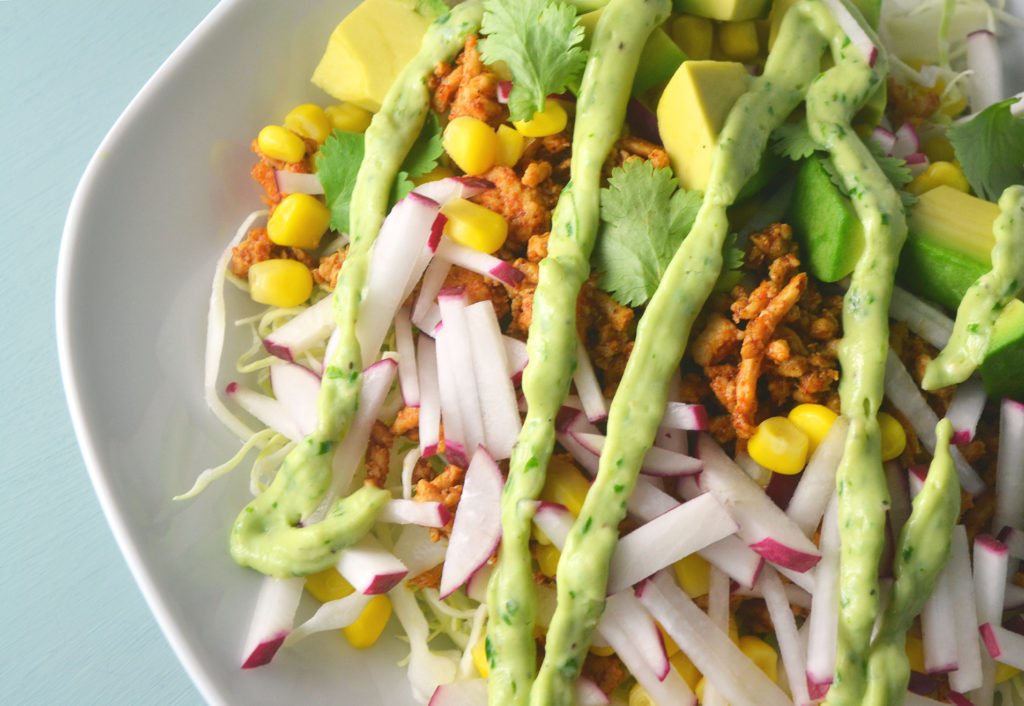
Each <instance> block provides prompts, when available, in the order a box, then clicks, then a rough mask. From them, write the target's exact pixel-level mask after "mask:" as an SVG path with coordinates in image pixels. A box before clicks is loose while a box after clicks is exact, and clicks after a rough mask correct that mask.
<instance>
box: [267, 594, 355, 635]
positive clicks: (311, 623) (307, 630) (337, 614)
mask: <svg viewBox="0 0 1024 706" xmlns="http://www.w3.org/2000/svg"><path fill="white" fill-rule="evenodd" d="M372 599H373V595H372V594H368V593H360V592H359V591H356V592H354V593H350V594H348V595H347V596H345V597H344V598H336V599H335V600H333V601H327V602H326V603H323V604H322V605H321V606H320V607H319V608H317V610H316V612H315V613H314V614H313V615H312V616H311V617H310V618H309V620H307V621H306V622H304V623H302V624H301V625H299V626H298V627H296V628H295V629H294V630H292V631H291V633H289V634H288V637H286V638H285V641H284V644H285V647H291V646H292V645H294V644H295V643H296V642H299V641H300V640H304V639H305V638H307V637H309V636H310V635H314V634H316V633H318V632H326V631H328V630H338V629H340V628H345V627H348V626H349V625H351V624H352V623H354V622H355V621H356V620H358V619H359V616H360V615H362V614H363V611H364V610H366V606H368V605H369V604H370V601H371V600H372Z"/></svg>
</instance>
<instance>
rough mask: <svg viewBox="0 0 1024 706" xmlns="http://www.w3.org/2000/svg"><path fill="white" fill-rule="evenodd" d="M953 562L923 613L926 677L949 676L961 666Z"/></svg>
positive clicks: (936, 583)
mask: <svg viewBox="0 0 1024 706" xmlns="http://www.w3.org/2000/svg"><path fill="white" fill-rule="evenodd" d="M954 570H955V569H954V567H953V563H952V561H950V562H947V563H946V565H945V566H944V567H942V571H941V572H939V576H938V578H937V579H936V580H935V588H934V589H933V590H932V595H931V596H930V597H929V598H928V600H927V602H925V604H924V608H923V609H922V610H921V642H922V643H923V645H924V670H925V673H926V674H946V673H948V672H952V671H954V670H956V669H958V668H959V667H960V663H959V662H958V661H957V642H958V638H957V632H956V630H957V624H956V603H955V595H954V590H953V589H954V584H953V581H954V579H953V571H954Z"/></svg>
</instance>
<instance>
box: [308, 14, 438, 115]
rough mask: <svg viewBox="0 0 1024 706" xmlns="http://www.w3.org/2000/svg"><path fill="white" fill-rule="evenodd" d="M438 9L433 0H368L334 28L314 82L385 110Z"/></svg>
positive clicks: (343, 97) (371, 107)
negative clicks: (386, 100) (390, 93)
mask: <svg viewBox="0 0 1024 706" xmlns="http://www.w3.org/2000/svg"><path fill="white" fill-rule="evenodd" d="M438 7H439V5H438V3H437V2H434V1H433V0H363V2H362V3H360V5H359V6H358V7H357V8H356V9H355V10H353V11H352V12H351V13H350V14H349V15H348V16H347V17H346V18H345V19H344V20H342V21H341V23H339V24H338V26H337V27H335V28H334V32H332V33H331V37H330V39H329V40H328V42H327V49H326V50H325V51H324V55H323V57H322V58H321V59H320V63H319V64H318V65H317V67H316V70H315V71H314V72H313V77H312V81H313V83H314V84H315V85H317V86H319V87H320V88H322V89H323V90H324V91H326V92H327V93H328V94H330V95H331V96H333V97H334V98H337V99H338V100H340V101H344V102H348V103H354V104H355V105H358V106H359V107H360V108H365V109H366V110H369V111H373V112H376V111H378V110H380V105H381V102H382V101H383V100H384V96H385V94H386V93H387V92H388V89H389V88H390V87H391V84H392V83H393V82H394V80H395V78H396V77H397V76H398V73H399V72H400V71H401V70H402V69H403V68H404V67H405V65H406V64H407V63H409V60H410V59H412V57H413V56H414V55H415V54H416V52H417V51H419V48H420V44H421V43H422V41H423V35H424V33H425V32H426V30H427V27H428V26H429V25H430V23H431V22H432V21H433V20H434V18H435V17H436V11H437V9H438ZM421 13H422V14H421Z"/></svg>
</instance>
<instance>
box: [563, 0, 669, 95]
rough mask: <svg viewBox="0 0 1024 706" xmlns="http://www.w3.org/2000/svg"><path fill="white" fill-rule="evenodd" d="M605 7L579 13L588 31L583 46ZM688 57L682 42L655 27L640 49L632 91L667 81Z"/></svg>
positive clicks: (643, 89) (633, 93)
mask: <svg viewBox="0 0 1024 706" xmlns="http://www.w3.org/2000/svg"><path fill="white" fill-rule="evenodd" d="M602 12H604V8H603V7H602V8H600V9H597V10H594V11H593V12H587V13H585V14H582V15H580V17H579V23H580V26H581V27H583V30H584V31H585V32H586V38H585V39H584V41H583V44H584V46H586V47H589V46H590V38H591V37H592V36H593V35H594V28H595V27H596V26H597V20H598V18H600V17H601V13H602ZM684 61H686V53H685V52H683V50H682V49H680V48H679V45H678V44H676V43H675V41H673V39H672V38H671V37H670V36H668V33H667V32H665V30H663V29H662V28H661V27H656V28H655V29H654V31H653V32H651V35H650V37H648V38H647V43H646V44H644V48H643V51H642V52H641V53H640V66H639V67H638V68H637V70H636V75H635V76H634V77H633V88H632V90H631V93H632V95H634V96H636V95H639V94H641V93H643V92H644V91H646V90H649V89H651V88H654V87H655V86H657V85H658V84H661V83H665V81H668V80H669V79H670V78H672V75H673V74H674V73H675V72H676V69H678V68H679V65H680V64H682V63H683V62H684Z"/></svg>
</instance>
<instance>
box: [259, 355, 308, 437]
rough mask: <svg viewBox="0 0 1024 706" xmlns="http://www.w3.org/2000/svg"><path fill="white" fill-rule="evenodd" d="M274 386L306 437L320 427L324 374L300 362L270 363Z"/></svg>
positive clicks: (278, 397) (273, 389)
mask: <svg viewBox="0 0 1024 706" xmlns="http://www.w3.org/2000/svg"><path fill="white" fill-rule="evenodd" d="M270 389H271V391H273V393H274V397H275V398H276V399H277V401H278V402H280V403H281V405H282V406H283V407H284V409H285V411H286V412H287V413H288V415H289V416H290V417H291V418H292V420H293V421H294V422H295V426H296V428H297V429H298V431H299V433H300V434H301V435H302V436H303V437H304V436H306V435H307V434H310V433H312V432H313V430H314V429H316V422H317V417H318V416H319V412H318V410H317V400H318V399H319V397H320V376H319V375H317V374H316V373H314V372H313V371H312V370H310V369H309V368H306V367H304V366H302V365H299V364H297V363H287V362H281V363H275V364H273V365H271V366H270Z"/></svg>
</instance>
